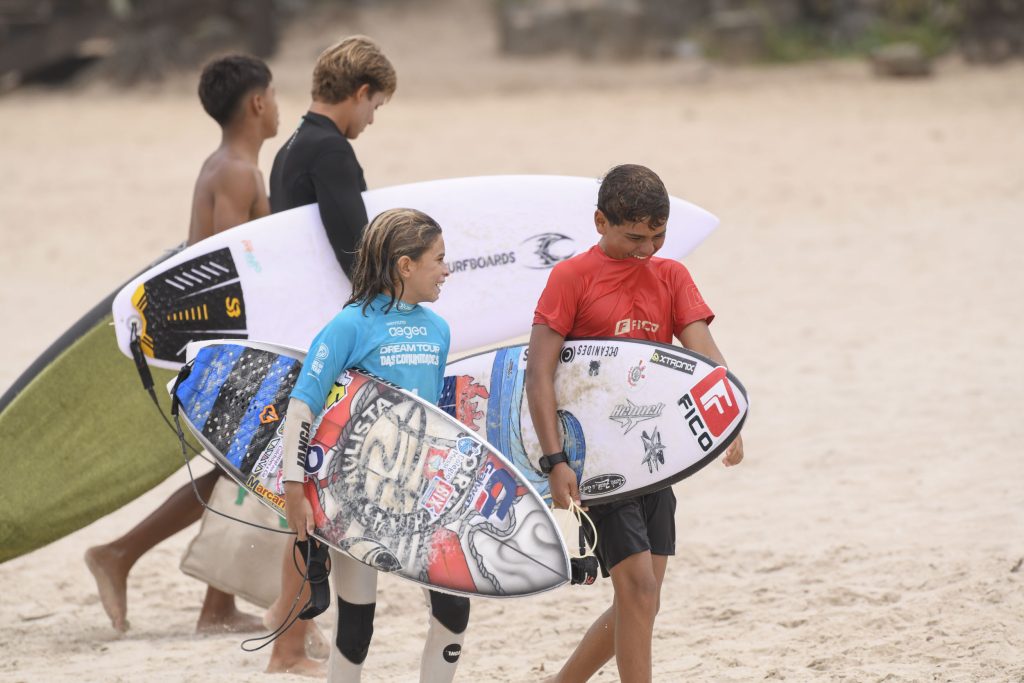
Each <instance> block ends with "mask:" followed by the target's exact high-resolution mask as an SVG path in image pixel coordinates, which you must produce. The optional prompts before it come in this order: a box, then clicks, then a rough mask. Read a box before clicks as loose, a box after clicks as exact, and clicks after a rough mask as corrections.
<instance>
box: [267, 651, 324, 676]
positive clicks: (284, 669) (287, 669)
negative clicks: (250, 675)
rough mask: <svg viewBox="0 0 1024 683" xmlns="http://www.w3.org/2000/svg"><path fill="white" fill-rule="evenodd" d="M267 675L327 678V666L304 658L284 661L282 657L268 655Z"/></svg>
mask: <svg viewBox="0 0 1024 683" xmlns="http://www.w3.org/2000/svg"><path fill="white" fill-rule="evenodd" d="M267 673H268V674H296V675H299V676H312V677H313V678H325V677H326V676H327V665H326V664H324V663H323V662H317V661H314V660H312V659H308V658H306V657H300V658H298V659H292V660H286V659H284V658H283V657H278V656H275V655H273V654H271V655H270V663H269V664H267Z"/></svg>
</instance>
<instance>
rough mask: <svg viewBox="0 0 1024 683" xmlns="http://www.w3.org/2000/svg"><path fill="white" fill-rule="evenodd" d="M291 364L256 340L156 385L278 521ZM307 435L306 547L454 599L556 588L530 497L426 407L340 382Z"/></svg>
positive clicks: (551, 555)
mask: <svg viewBox="0 0 1024 683" xmlns="http://www.w3.org/2000/svg"><path fill="white" fill-rule="evenodd" d="M304 356H305V354H304V353H303V352H301V351H297V350H294V349H288V348H286V347H278V346H273V345H269V344H259V343H256V342H228V341H225V342H204V343H201V344H191V345H189V349H188V351H187V359H188V360H189V362H190V364H189V365H187V366H186V367H185V368H184V369H183V370H182V374H181V378H182V379H181V380H180V382H179V383H178V385H177V388H176V389H175V388H174V386H173V384H172V386H170V387H169V389H170V390H171V391H172V394H173V395H175V396H176V397H177V400H178V402H180V411H179V414H180V415H181V417H182V418H183V421H184V422H185V424H187V425H188V428H189V429H190V430H191V431H192V432H193V433H194V434H195V435H196V437H198V438H199V440H200V441H201V442H202V443H203V445H204V446H205V447H206V448H207V449H208V450H209V452H210V453H211V454H212V455H213V456H214V457H215V458H216V459H217V461H218V462H219V464H220V465H221V466H222V467H223V468H224V469H225V470H226V471H227V472H228V473H230V474H231V476H233V477H234V478H235V479H237V480H238V482H239V483H240V484H242V485H243V486H245V487H246V488H248V489H249V490H250V491H252V492H253V493H255V494H256V495H257V496H258V497H259V499H260V500H261V501H262V502H263V503H264V504H266V505H268V506H270V507H271V508H272V509H274V510H276V511H277V512H278V513H279V514H282V515H283V514H284V496H283V493H284V488H283V483H282V481H281V457H282V446H281V440H282V439H281V437H282V434H283V427H284V423H285V421H286V420H287V415H286V407H287V403H288V396H289V394H290V392H291V390H292V387H293V386H294V385H295V381H296V379H297V377H298V375H299V372H300V371H301V368H302V360H303V358H304ZM312 431H313V436H312V438H311V439H310V446H309V451H308V454H307V458H306V471H307V474H308V479H307V482H306V497H307V498H308V500H309V501H310V503H311V505H312V507H313V511H314V515H315V521H316V533H315V536H317V537H318V538H320V539H322V540H323V541H326V542H327V543H328V544H329V545H331V546H332V547H334V548H336V549H338V550H342V551H344V552H346V553H348V554H349V555H351V556H352V557H354V558H355V559H357V560H359V561H360V562H363V563H365V564H368V565H370V566H372V567H374V568H376V569H378V570H380V571H384V572H390V573H393V574H396V575H398V576H401V577H404V578H406V579H409V580H411V581H415V582H416V583H419V584H422V585H424V586H427V587H429V588H433V589H436V590H441V591H445V592H449V593H455V594H460V595H470V596H479V595H482V596H487V597H515V596H521V595H532V594H534V593H540V592H543V591H546V590H550V589H552V588H555V587H556V586H559V585H561V584H563V583H565V582H566V581H568V578H569V568H568V555H567V553H566V549H565V544H564V542H563V541H562V539H561V536H560V535H559V532H558V530H557V527H556V525H555V522H554V519H553V518H552V516H551V513H550V512H549V511H548V508H547V507H546V505H545V503H544V502H543V500H542V499H541V497H540V496H539V495H538V494H537V492H536V491H534V490H533V488H532V487H531V486H530V485H529V483H527V481H526V480H525V479H524V478H523V477H522V475H521V474H519V472H518V471H517V470H516V468H515V467H513V466H512V464H511V463H509V461H508V460H506V459H505V458H504V456H502V455H501V454H500V453H498V452H497V451H496V450H495V449H494V447H493V446H491V445H489V444H488V443H487V442H486V441H485V440H484V439H483V438H482V437H481V436H480V435H478V434H476V433H474V432H473V431H472V430H470V429H467V428H466V426H465V425H462V424H460V423H459V422H457V421H456V420H454V419H453V418H451V417H450V416H449V415H447V414H446V413H445V412H443V411H441V410H440V409H438V408H437V406H434V405H432V404H430V403H428V402H426V401H424V400H422V399H420V398H418V397H417V396H415V395H414V394H412V393H410V392H407V391H405V390H403V389H399V388H398V387H395V386H394V385H391V384H389V383H387V382H384V381H382V380H379V379H377V378H374V377H371V376H369V375H366V374H363V373H361V372H358V371H355V370H352V371H348V372H345V373H344V374H343V375H342V376H341V377H339V378H338V380H337V382H335V385H334V388H333V389H332V391H331V393H330V395H329V396H328V400H327V407H326V408H325V410H324V412H323V413H321V415H320V416H319V417H318V419H317V420H316V421H315V422H314V424H313V426H312ZM267 562H270V563H276V562H280V558H267Z"/></svg>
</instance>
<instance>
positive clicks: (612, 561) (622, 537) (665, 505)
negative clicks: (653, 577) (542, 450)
mask: <svg viewBox="0 0 1024 683" xmlns="http://www.w3.org/2000/svg"><path fill="white" fill-rule="evenodd" d="M589 508H590V509H589V510H588V512H587V514H588V515H590V519H592V520H593V521H594V526H595V527H596V528H597V547H596V548H595V549H594V554H595V555H597V559H598V562H600V564H601V574H602V575H603V576H604V577H605V578H608V576H609V573H608V572H609V571H610V570H611V568H612V567H614V566H615V565H617V564H618V563H619V562H622V561H623V560H624V559H626V558H627V557H629V556H630V555H635V554H637V553H642V552H645V551H648V550H649V551H651V554H652V555H675V554H676V496H675V494H674V493H673V492H672V487H668V488H664V489H661V490H660V491H655V492H654V493H648V494H647V495H644V496H636V497H634V498H624V499H623V500H618V501H615V502H613V503H605V504H602V505H590V506H589ZM583 529H584V533H585V534H586V536H587V543H588V544H589V543H593V542H594V539H593V535H592V532H591V530H590V525H589V524H587V523H586V522H584V523H583Z"/></svg>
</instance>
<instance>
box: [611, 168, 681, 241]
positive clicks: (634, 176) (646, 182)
mask: <svg viewBox="0 0 1024 683" xmlns="http://www.w3.org/2000/svg"><path fill="white" fill-rule="evenodd" d="M597 208H598V209H600V210H601V213H603V214H604V215H605V218H607V219H608V222H610V223H611V224H612V225H623V224H624V223H647V224H648V225H650V227H651V228H660V227H661V226H663V225H665V223H666V222H667V221H668V210H669V203H668V191H667V190H666V189H665V184H664V183H662V182H661V178H659V177H658V175H657V174H656V173H655V172H654V171H652V170H651V169H649V168H647V167H646V166H638V165H637V164H622V165H621V166H616V167H615V168H613V169H612V170H610V171H608V173H606V174H605V176H604V178H603V179H602V180H601V189H600V190H598V192H597Z"/></svg>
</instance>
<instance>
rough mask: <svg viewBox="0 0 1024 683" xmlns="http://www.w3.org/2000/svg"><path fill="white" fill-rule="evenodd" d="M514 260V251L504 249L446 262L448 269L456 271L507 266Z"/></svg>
mask: <svg viewBox="0 0 1024 683" xmlns="http://www.w3.org/2000/svg"><path fill="white" fill-rule="evenodd" d="M515 262H516V253H515V252H514V251H506V252H504V253H500V254H494V255H492V256H474V257H472V258H463V259H458V260H457V261H449V262H448V270H450V271H451V272H453V273H458V272H461V271H463V270H478V269H480V268H493V267H494V266H508V265H511V264H513V263H515Z"/></svg>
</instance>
